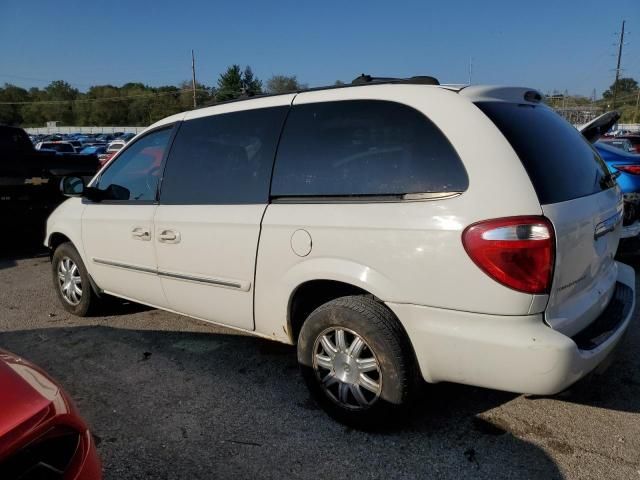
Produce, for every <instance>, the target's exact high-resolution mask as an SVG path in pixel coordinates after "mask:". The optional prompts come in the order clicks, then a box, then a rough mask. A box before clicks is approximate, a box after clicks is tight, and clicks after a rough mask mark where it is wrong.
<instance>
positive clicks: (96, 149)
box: [80, 145, 107, 155]
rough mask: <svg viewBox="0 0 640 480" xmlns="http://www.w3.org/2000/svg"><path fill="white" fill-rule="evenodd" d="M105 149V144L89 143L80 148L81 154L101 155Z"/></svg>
mask: <svg viewBox="0 0 640 480" xmlns="http://www.w3.org/2000/svg"><path fill="white" fill-rule="evenodd" d="M106 151H107V146H106V145H101V146H94V145H89V146H88V147H84V148H83V149H82V150H80V154H81V155H101V154H103V153H105V152H106Z"/></svg>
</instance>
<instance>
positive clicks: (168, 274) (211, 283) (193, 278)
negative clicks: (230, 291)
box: [158, 271, 242, 289]
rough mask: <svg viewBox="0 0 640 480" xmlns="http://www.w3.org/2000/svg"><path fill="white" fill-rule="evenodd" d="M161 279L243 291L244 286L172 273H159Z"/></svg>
mask: <svg viewBox="0 0 640 480" xmlns="http://www.w3.org/2000/svg"><path fill="white" fill-rule="evenodd" d="M158 275H160V276H161V277H168V278H175V279H176V280H187V281H189V282H198V283H207V284H209V285H219V286H222V287H231V288H238V289H242V285H241V284H239V283H236V282H228V281H224V280H214V279H212V278H202V277H192V276H191V275H182V274H180V273H171V272H164V271H158Z"/></svg>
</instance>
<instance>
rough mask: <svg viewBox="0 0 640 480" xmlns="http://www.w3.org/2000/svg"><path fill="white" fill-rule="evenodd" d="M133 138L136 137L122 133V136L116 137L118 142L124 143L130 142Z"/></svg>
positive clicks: (132, 134) (133, 134)
mask: <svg viewBox="0 0 640 480" xmlns="http://www.w3.org/2000/svg"><path fill="white" fill-rule="evenodd" d="M135 136H136V134H135V133H123V134H122V135H120V136H119V137H118V140H122V141H124V142H129V140H131V139H132V138H133V137H135Z"/></svg>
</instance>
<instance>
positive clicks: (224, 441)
mask: <svg viewBox="0 0 640 480" xmlns="http://www.w3.org/2000/svg"><path fill="white" fill-rule="evenodd" d="M0 252H1V253H0V286H1V289H0V346H1V347H3V348H6V349H8V350H10V351H13V352H15V353H17V354H20V355H22V356H24V357H26V358H28V359H30V360H32V361H33V362H35V363H37V364H39V365H40V366H42V367H43V368H44V369H46V370H47V371H48V372H49V373H50V374H51V375H52V376H54V377H55V378H57V379H58V380H59V381H60V382H61V383H62V384H63V385H64V386H65V387H66V389H67V391H68V392H69V393H70V394H71V395H72V397H73V398H74V399H75V400H76V403H77V404H78V406H79V408H80V410H81V412H82V413H83V415H84V417H85V418H86V419H87V421H88V422H89V424H90V425H91V428H92V431H93V433H94V434H95V435H96V438H97V440H98V442H99V446H98V449H99V452H100V455H101V457H102V460H103V464H104V473H105V478H107V479H119V480H120V479H134V478H135V479H138V478H151V479H176V478H178V479H183V478H184V479H196V478H229V477H231V478H252V479H256V478H311V477H312V476H316V477H318V478H321V479H331V478H351V479H356V478H430V477H433V478H455V479H458V478H461V477H465V478H492V479H493V478H544V479H551V478H580V479H588V478H593V479H602V478H620V479H634V478H636V479H640V368H639V367H638V365H639V363H638V362H639V359H640V354H639V351H640V332H639V330H640V325H639V324H638V321H637V319H636V321H635V322H634V324H632V326H631V329H630V333H629V335H628V336H627V337H626V339H625V341H624V344H623V345H622V346H621V348H620V349H619V353H618V356H617V358H616V360H615V362H614V363H613V365H612V366H611V367H610V369H609V370H608V371H607V373H606V374H604V375H598V376H595V375H594V376H592V377H589V378H587V379H585V380H583V381H581V382H579V383H578V384H577V385H575V386H574V387H573V388H572V389H571V390H570V391H568V392H565V393H563V394H561V395H559V396H556V397H554V398H539V397H536V398H534V397H525V396H522V395H513V394H508V393H502V392H497V391H492V390H484V389H479V388H472V387H465V386H458V385H448V384H440V385H434V386H428V387H425V388H424V389H423V392H422V399H421V402H420V408H417V409H416V410H415V412H413V415H412V419H411V422H410V423H409V424H408V425H405V426H402V427H398V428H397V429H396V430H394V431H390V432H387V433H384V434H381V433H378V434H369V433H362V432H358V431H354V430H351V429H349V428H345V427H344V426H342V425H339V424H337V423H335V422H333V421H332V420H330V419H329V418H328V417H326V416H325V415H324V413H323V412H322V411H320V410H318V408H317V407H316V406H315V404H314V403H313V402H312V401H311V399H310V398H309V396H308V395H307V392H306V389H305V387H304V385H303V384H302V382H301V380H300V378H299V376H298V372H297V365H296V361H295V350H294V348H293V347H287V346H284V345H279V344H275V343H270V342H267V341H264V340H260V339H257V338H252V337H248V336H241V335H238V334H235V333H232V332H230V331H229V330H225V329H222V328H217V327H214V326H210V325H207V324H205V323H202V322H198V321H195V320H191V319H188V318H184V317H180V316H177V315H173V314H170V313H166V312H162V311H158V310H152V309H147V308H145V307H140V306H137V305H132V304H129V305H123V306H121V307H114V308H113V309H112V311H110V312H108V316H105V317H95V318H88V319H80V318H75V317H72V316H70V315H68V314H67V313H65V312H64V310H63V309H62V308H60V307H59V306H58V302H57V299H56V297H55V294H54V291H53V289H52V288H51V280H50V273H49V272H50V270H49V268H50V266H49V259H48V257H47V256H46V252H41V251H38V249H37V248H35V249H34V248H24V247H20V248H16V247H5V248H3V249H2V250H0ZM635 263H636V265H634V266H635V267H636V268H637V267H638V266H640V261H635ZM639 291H640V290H639ZM0 388H1V386H0Z"/></svg>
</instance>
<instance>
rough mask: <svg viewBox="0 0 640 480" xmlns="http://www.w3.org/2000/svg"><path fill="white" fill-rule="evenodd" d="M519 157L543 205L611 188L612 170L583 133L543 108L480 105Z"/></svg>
mask: <svg viewBox="0 0 640 480" xmlns="http://www.w3.org/2000/svg"><path fill="white" fill-rule="evenodd" d="M476 105H477V106H478V108H480V110H482V111H483V112H484V113H485V115H487V116H488V117H489V118H490V119H491V120H492V121H493V123H494V124H495V125H496V126H497V127H498V128H499V129H500V131H501V132H502V134H503V135H504V136H505V137H506V139H507V140H508V141H509V143H510V144H511V146H512V147H513V149H514V150H515V152H516V153H517V154H518V157H520V160H521V161H522V164H523V166H524V168H525V170H526V171H527V173H528V175H529V178H530V179H531V183H532V184H533V187H534V189H535V191H536V193H537V195H538V200H539V201H540V204H542V205H546V204H550V203H559V202H565V201H567V200H573V199H575V198H579V197H584V196H587V195H591V194H594V193H597V192H600V191H602V190H606V189H607V188H609V187H610V186H611V185H612V183H611V182H610V181H608V180H607V179H608V173H609V172H608V170H607V166H606V164H605V163H604V162H603V160H602V159H601V158H600V155H598V153H597V152H596V150H595V149H594V148H593V147H592V146H591V144H590V143H589V142H588V141H587V140H586V139H585V138H584V137H583V136H582V134H581V133H580V132H579V131H578V130H576V129H575V128H574V127H572V126H571V124H569V123H568V122H567V121H566V120H564V119H563V118H562V117H560V115H558V114H557V113H555V112H554V111H553V110H551V109H550V108H548V107H546V106H544V105H528V104H526V105H525V104H517V103H506V102H478V103H476Z"/></svg>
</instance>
